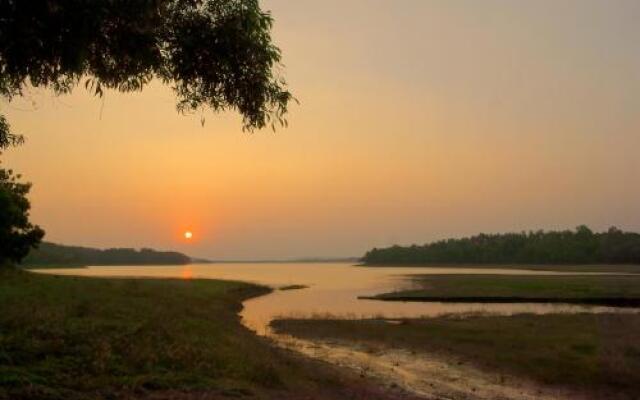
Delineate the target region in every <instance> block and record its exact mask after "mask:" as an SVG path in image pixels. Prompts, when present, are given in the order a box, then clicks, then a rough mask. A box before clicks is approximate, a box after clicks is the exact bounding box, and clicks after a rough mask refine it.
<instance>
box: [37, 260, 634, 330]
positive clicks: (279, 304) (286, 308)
mask: <svg viewBox="0 0 640 400" xmlns="http://www.w3.org/2000/svg"><path fill="white" fill-rule="evenodd" d="M40 272H44V273H52V274H62V275H77V276H93V277H138V278H143V277H144V278H182V279H194V278H203V279H225V280H237V281H245V282H253V283H258V284H262V285H267V286H271V287H274V288H279V287H282V286H286V285H292V284H300V285H306V286H309V288H307V289H302V290H287V291H280V290H276V291H274V292H273V293H271V294H269V295H266V296H263V297H259V298H255V299H251V300H248V301H246V302H245V303H244V306H245V307H244V310H243V311H242V318H243V322H244V323H245V324H246V325H247V326H248V327H250V328H251V329H253V330H255V331H256V332H257V333H259V334H263V335H264V334H269V333H270V332H269V329H268V324H269V322H270V321H271V320H272V319H273V318H275V317H311V316H328V315H330V316H333V317H340V318H354V317H372V316H376V317H386V318H394V317H395V318H398V317H420V316H437V315H441V314H445V313H468V312H491V313H500V314H513V313H521V312H530V313H539V314H543V313H552V312H604V311H612V310H615V309H612V308H608V307H593V306H579V305H565V304H475V303H474V304H446V303H415V302H409V303H401V302H382V301H375V300H359V299H358V297H359V296H366V295H374V294H378V293H383V292H389V291H393V290H399V289H403V288H407V287H410V286H411V282H410V280H408V278H407V275H415V274H505V275H584V273H577V274H576V273H563V272H549V271H530V270H516V269H498V268H437V267H423V268H404V267H402V268H389V267H386V268H382V267H376V268H368V267H357V266H353V265H352V264H348V263H243V264H239V263H238V264H237V263H233V264H232V263H229V264H192V265H185V266H135V267H133V266H132V267H89V268H86V269H49V270H42V271H40ZM628 311H630V310H628Z"/></svg>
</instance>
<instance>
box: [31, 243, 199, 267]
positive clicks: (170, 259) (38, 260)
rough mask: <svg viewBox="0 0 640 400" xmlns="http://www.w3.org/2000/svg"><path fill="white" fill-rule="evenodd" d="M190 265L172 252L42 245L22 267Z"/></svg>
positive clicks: (179, 254)
mask: <svg viewBox="0 0 640 400" xmlns="http://www.w3.org/2000/svg"><path fill="white" fill-rule="evenodd" d="M190 262H191V258H189V257H188V256H186V255H184V254H182V253H178V252H174V251H156V250H153V249H140V250H136V249H129V248H121V249H106V250H100V249H93V248H88V247H76V246H63V245H59V244H54V243H47V242H43V243H41V244H40V245H39V246H38V248H37V249H33V250H31V252H30V253H29V254H28V255H27V257H26V258H25V259H24V260H23V261H22V264H23V265H26V266H35V267H47V266H61V267H64V266H87V265H182V264H189V263H190Z"/></svg>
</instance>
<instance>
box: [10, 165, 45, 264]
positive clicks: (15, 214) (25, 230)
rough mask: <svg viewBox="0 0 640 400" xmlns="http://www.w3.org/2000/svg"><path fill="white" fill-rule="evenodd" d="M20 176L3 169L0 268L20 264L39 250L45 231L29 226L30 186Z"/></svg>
mask: <svg viewBox="0 0 640 400" xmlns="http://www.w3.org/2000/svg"><path fill="white" fill-rule="evenodd" d="M19 179H20V176H19V175H15V174H14V173H13V172H12V171H11V170H5V169H2V168H0V266H2V265H4V264H6V263H9V262H20V261H21V260H22V259H23V258H24V257H25V256H26V255H27V254H28V253H29V250H31V248H32V247H34V246H36V245H37V244H38V243H39V242H40V240H42V237H43V236H44V231H43V230H42V229H40V227H39V226H34V225H33V224H31V222H29V209H30V208H31V204H30V203H29V200H28V199H27V194H28V193H29V189H31V185H30V184H28V183H21V182H20V181H19Z"/></svg>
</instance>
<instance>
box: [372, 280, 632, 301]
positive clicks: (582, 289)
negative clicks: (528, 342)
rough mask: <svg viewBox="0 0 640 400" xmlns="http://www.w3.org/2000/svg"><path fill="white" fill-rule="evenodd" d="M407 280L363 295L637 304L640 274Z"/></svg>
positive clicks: (393, 298) (397, 298)
mask: <svg viewBox="0 0 640 400" xmlns="http://www.w3.org/2000/svg"><path fill="white" fill-rule="evenodd" d="M410 281H411V284H412V286H413V287H412V288H411V289H408V290H401V291H396V292H391V293H383V294H379V295H375V296H369V297H367V298H369V299H375V300H385V301H430V302H452V303H570V304H592V305H603V306H617V307H638V306H640V275H624V276H623V275H596V276H593V275H592V276H588V275H577V276H560V275H545V276H519V275H414V276H411V277H410Z"/></svg>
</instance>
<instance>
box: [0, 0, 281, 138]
mask: <svg viewBox="0 0 640 400" xmlns="http://www.w3.org/2000/svg"><path fill="white" fill-rule="evenodd" d="M272 22H273V20H272V17H271V15H270V14H269V13H268V12H265V11H263V10H262V9H261V8H260V5H259V2H258V0H126V1H125V0H29V1H23V0H0V96H3V97H4V98H6V99H9V100H10V99H12V98H13V97H15V96H20V95H22V94H23V91H24V89H25V87H27V85H32V86H34V87H45V88H51V89H53V91H54V92H55V93H57V94H62V93H67V92H69V91H71V90H72V89H73V88H74V87H76V86H77V85H78V84H83V85H84V86H85V87H86V88H87V89H89V90H91V91H93V92H94V93H95V94H96V95H102V93H103V91H104V89H105V88H109V89H115V90H118V91H121V92H131V91H139V90H142V89H143V88H144V87H145V85H147V84H148V83H149V82H150V81H151V80H152V79H154V78H157V79H160V80H161V81H162V82H164V83H165V84H168V85H170V86H171V87H172V88H173V90H174V91H175V93H176V95H177V108H178V110H179V111H181V112H187V111H195V110H198V109H201V108H203V107H209V108H211V109H213V110H214V111H218V110H225V109H234V110H237V111H239V113H240V114H241V115H242V116H243V123H244V128H245V129H248V130H252V129H256V128H258V129H259V128H263V127H265V126H267V125H272V126H275V124H280V125H284V124H286V121H285V120H284V114H285V113H286V112H287V105H288V103H289V101H291V100H292V95H291V93H289V91H288V90H287V89H286V83H285V81H284V80H283V79H282V78H281V77H280V76H279V74H278V66H279V64H280V59H281V56H280V50H279V49H278V48H277V47H276V46H275V45H274V44H273V43H272V39H271V27H272ZM20 140H21V137H20V136H18V135H15V134H12V133H11V132H10V130H9V126H8V124H7V123H6V121H5V120H4V118H3V119H2V121H1V123H0V148H6V147H8V146H9V145H11V144H15V143H16V142H18V141H20Z"/></svg>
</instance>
